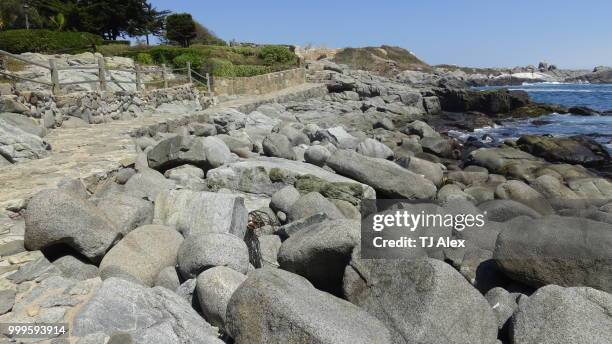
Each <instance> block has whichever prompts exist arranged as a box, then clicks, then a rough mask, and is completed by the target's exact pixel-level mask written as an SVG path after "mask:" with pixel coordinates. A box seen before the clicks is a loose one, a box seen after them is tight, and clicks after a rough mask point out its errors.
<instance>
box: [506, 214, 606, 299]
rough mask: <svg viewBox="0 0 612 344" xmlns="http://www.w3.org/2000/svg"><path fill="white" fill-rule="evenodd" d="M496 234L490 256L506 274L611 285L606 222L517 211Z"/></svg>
mask: <svg viewBox="0 0 612 344" xmlns="http://www.w3.org/2000/svg"><path fill="white" fill-rule="evenodd" d="M506 225H507V226H506V228H505V229H504V230H502V232H501V233H500V234H499V236H498V238H497V244H496V248H495V255H494V259H495V260H496V261H497V263H498V265H499V266H500V267H501V268H502V270H503V271H504V272H505V273H506V274H507V275H508V276H509V277H510V278H512V279H515V280H517V281H519V282H522V283H525V284H527V285H531V286H534V287H540V286H543V285H546V284H558V285H561V286H568V287H571V286H589V287H593V288H598V289H601V290H604V291H607V292H610V291H612V252H611V251H610V247H611V246H610V245H612V225H611V224H608V223H603V222H596V221H592V220H588V219H584V218H573V217H560V216H547V217H542V218H538V219H531V218H528V217H518V218H515V219H513V220H511V221H510V222H507V223H506Z"/></svg>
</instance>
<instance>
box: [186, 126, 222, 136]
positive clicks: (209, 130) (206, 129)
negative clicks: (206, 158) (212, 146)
mask: <svg viewBox="0 0 612 344" xmlns="http://www.w3.org/2000/svg"><path fill="white" fill-rule="evenodd" d="M190 126H191V128H192V129H193V134H194V135H195V136H215V135H217V129H216V128H215V126H214V125H212V124H210V123H192V124H190Z"/></svg>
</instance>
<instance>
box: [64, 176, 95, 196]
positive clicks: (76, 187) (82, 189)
mask: <svg viewBox="0 0 612 344" xmlns="http://www.w3.org/2000/svg"><path fill="white" fill-rule="evenodd" d="M57 188H58V189H60V190H63V191H66V192H70V193H72V194H74V195H76V196H79V197H80V198H82V199H87V198H88V197H89V193H88V192H87V187H86V186H85V184H84V183H83V181H82V180H81V179H78V178H67V177H66V178H63V179H62V180H60V181H59V183H57Z"/></svg>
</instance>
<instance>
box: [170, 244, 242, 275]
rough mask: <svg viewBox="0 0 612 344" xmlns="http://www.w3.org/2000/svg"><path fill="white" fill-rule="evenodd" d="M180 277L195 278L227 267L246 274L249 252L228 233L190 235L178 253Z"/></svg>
mask: <svg viewBox="0 0 612 344" xmlns="http://www.w3.org/2000/svg"><path fill="white" fill-rule="evenodd" d="M178 266H179V271H180V273H181V275H182V276H183V277H184V278H186V279H188V278H195V277H197V276H198V275H199V274H200V273H201V272H202V271H204V270H206V269H209V268H212V267H215V266H227V267H229V268H231V269H234V270H236V271H238V272H240V273H243V274H246V273H247V271H248V268H249V251H248V248H247V246H246V244H245V243H244V241H243V240H241V239H240V238H238V237H237V236H235V235H232V234H228V233H202V234H197V235H191V236H189V237H188V238H187V240H185V242H183V244H182V245H181V247H180V249H179V252H178Z"/></svg>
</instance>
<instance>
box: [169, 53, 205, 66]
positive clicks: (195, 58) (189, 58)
mask: <svg viewBox="0 0 612 344" xmlns="http://www.w3.org/2000/svg"><path fill="white" fill-rule="evenodd" d="M187 62H191V68H193V69H194V70H200V68H202V57H201V56H200V55H199V54H193V53H185V54H181V55H179V56H177V57H175V58H174V59H173V60H172V64H174V66H175V67H176V68H184V67H186V66H187Z"/></svg>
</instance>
